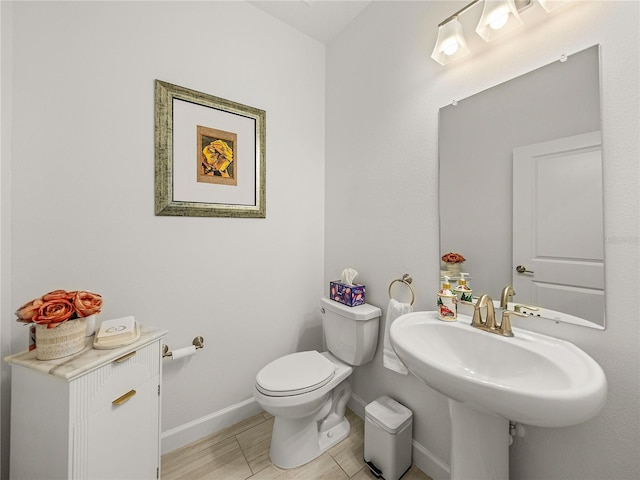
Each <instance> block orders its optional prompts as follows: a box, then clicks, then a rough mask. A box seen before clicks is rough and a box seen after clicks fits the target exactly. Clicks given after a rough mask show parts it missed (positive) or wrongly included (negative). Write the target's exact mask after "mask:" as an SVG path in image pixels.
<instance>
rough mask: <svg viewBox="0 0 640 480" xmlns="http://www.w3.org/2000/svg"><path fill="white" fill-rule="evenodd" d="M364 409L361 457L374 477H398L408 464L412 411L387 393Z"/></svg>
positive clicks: (389, 479) (409, 459) (385, 479)
mask: <svg viewBox="0 0 640 480" xmlns="http://www.w3.org/2000/svg"><path fill="white" fill-rule="evenodd" d="M364 412H365V419H364V461H365V462H366V463H367V465H369V468H370V469H371V472H372V473H373V474H374V475H375V476H376V477H382V478H384V480H398V479H399V478H400V477H401V476H402V475H404V473H405V472H406V471H407V470H409V468H410V467H411V450H412V445H411V438H412V426H413V414H412V413H411V410H409V409H408V408H407V407H405V406H404V405H402V404H400V403H398V402H396V401H395V400H393V399H392V398H389V397H387V396H386V395H383V396H382V397H380V398H378V399H377V400H375V401H373V402H371V403H370V404H369V405H367V406H366V407H365V409H364Z"/></svg>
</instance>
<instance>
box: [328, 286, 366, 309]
mask: <svg viewBox="0 0 640 480" xmlns="http://www.w3.org/2000/svg"><path fill="white" fill-rule="evenodd" d="M329 298H331V300H335V301H336V302H340V303H344V304H345V305H347V306H349V307H355V306H357V305H363V304H364V285H358V284H357V283H356V284H354V285H346V284H344V283H342V282H340V281H339V280H336V281H334V282H329Z"/></svg>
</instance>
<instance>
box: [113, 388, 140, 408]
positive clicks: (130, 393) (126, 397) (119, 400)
mask: <svg viewBox="0 0 640 480" xmlns="http://www.w3.org/2000/svg"><path fill="white" fill-rule="evenodd" d="M135 394H136V391H135V390H130V391H128V392H127V393H125V394H124V395H122V396H121V397H118V398H116V399H115V400H114V401H113V402H111V403H113V404H114V405H122V404H123V403H125V402H126V401H127V400H130V399H131V398H133V396H134V395H135Z"/></svg>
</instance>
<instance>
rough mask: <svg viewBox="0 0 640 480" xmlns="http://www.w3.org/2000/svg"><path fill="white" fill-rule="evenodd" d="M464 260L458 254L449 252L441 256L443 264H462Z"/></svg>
mask: <svg viewBox="0 0 640 480" xmlns="http://www.w3.org/2000/svg"><path fill="white" fill-rule="evenodd" d="M464 260H465V258H464V257H463V256H462V254H460V253H454V252H449V253H445V254H444V255H443V256H442V261H443V262H445V263H462V262H464Z"/></svg>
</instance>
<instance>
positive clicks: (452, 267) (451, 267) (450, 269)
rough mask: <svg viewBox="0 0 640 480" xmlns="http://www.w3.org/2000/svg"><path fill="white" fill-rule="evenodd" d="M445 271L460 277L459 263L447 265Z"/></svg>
mask: <svg viewBox="0 0 640 480" xmlns="http://www.w3.org/2000/svg"><path fill="white" fill-rule="evenodd" d="M446 265H447V271H448V272H449V273H451V274H453V275H460V266H461V264H460V263H447V264H446Z"/></svg>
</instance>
